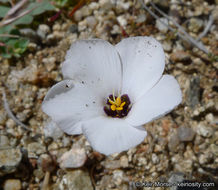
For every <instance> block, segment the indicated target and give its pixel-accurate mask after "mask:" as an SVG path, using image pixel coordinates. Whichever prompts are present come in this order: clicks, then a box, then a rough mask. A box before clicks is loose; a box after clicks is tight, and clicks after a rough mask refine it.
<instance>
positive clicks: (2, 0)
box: [1, 0, 9, 3]
mask: <svg viewBox="0 0 218 190" xmlns="http://www.w3.org/2000/svg"><path fill="white" fill-rule="evenodd" d="M1 3H9V0H1Z"/></svg>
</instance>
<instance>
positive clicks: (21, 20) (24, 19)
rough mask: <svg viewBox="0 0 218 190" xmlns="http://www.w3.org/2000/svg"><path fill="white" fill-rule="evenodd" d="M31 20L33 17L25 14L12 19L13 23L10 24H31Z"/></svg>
mask: <svg viewBox="0 0 218 190" xmlns="http://www.w3.org/2000/svg"><path fill="white" fill-rule="evenodd" d="M32 21H33V17H32V15H31V14H27V15H25V16H23V17H21V18H19V19H17V20H16V21H14V22H13V23H11V24H12V25H14V26H15V25H19V24H31V23H32Z"/></svg>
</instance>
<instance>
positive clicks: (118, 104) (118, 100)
mask: <svg viewBox="0 0 218 190" xmlns="http://www.w3.org/2000/svg"><path fill="white" fill-rule="evenodd" d="M116 104H117V106H120V104H121V98H120V96H118V97H117V99H116Z"/></svg>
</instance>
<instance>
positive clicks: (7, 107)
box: [2, 88, 31, 131]
mask: <svg viewBox="0 0 218 190" xmlns="http://www.w3.org/2000/svg"><path fill="white" fill-rule="evenodd" d="M2 99H3V103H4V108H5V111H6V112H7V114H8V116H9V117H10V118H11V119H13V120H14V122H15V123H17V125H20V126H21V127H22V128H24V129H25V130H27V131H31V129H29V128H28V126H26V125H25V124H23V123H22V122H21V121H19V120H18V119H17V118H16V117H15V115H14V114H13V113H12V111H11V109H10V107H9V105H8V101H7V98H6V94H5V90H4V89H3V88H2Z"/></svg>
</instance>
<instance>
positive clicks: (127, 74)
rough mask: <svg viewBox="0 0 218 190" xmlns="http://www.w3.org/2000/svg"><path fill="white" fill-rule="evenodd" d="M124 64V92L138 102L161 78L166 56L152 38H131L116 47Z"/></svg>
mask: <svg viewBox="0 0 218 190" xmlns="http://www.w3.org/2000/svg"><path fill="white" fill-rule="evenodd" d="M116 49H117V51H118V52H119V54H120V56H121V60H122V64H123V92H122V94H128V95H129V96H130V99H131V101H136V100H137V99H138V98H139V97H141V96H142V95H144V94H145V92H146V91H148V90H149V89H150V88H152V87H153V86H154V85H155V83H156V82H157V81H158V80H159V79H160V78H161V75H162V73H163V70H164V66H165V55H164V51H163V48H162V46H161V44H160V43H159V42H157V41H156V40H155V39H154V38H152V37H130V38H126V39H124V40H122V41H121V42H120V43H118V44H117V45H116Z"/></svg>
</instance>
